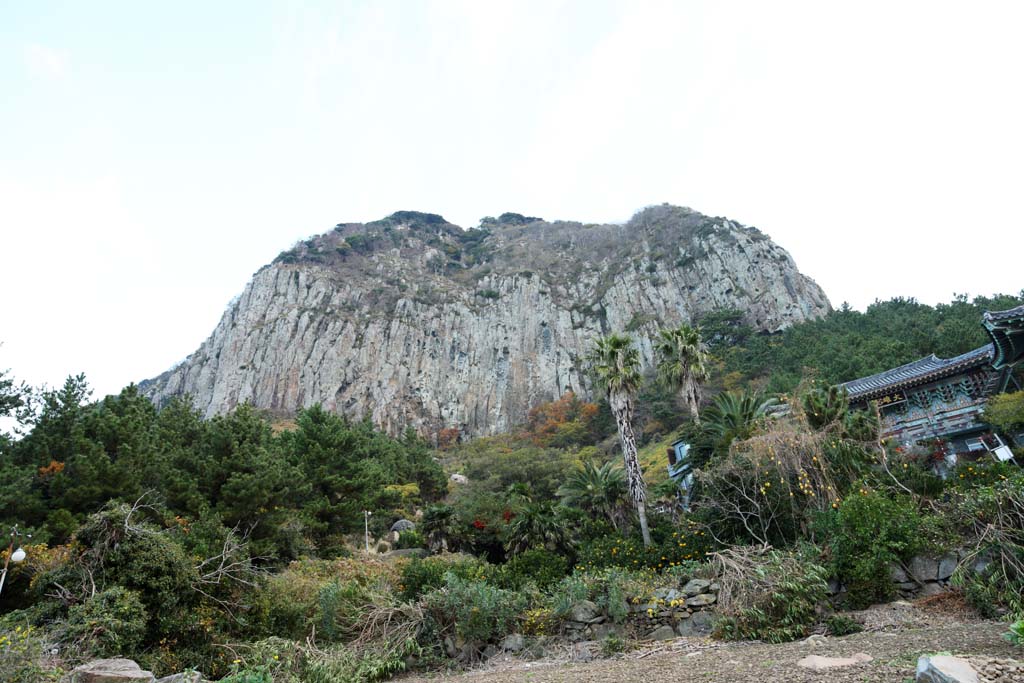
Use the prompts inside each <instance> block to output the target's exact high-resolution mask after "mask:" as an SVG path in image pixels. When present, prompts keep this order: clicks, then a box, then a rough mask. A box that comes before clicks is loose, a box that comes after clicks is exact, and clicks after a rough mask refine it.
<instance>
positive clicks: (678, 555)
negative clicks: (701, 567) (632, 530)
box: [576, 520, 710, 571]
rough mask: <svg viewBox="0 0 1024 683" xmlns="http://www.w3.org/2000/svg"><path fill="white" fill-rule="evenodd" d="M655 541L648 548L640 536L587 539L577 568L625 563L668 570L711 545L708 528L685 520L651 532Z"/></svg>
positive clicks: (695, 557)
mask: <svg viewBox="0 0 1024 683" xmlns="http://www.w3.org/2000/svg"><path fill="white" fill-rule="evenodd" d="M651 536H652V539H653V541H654V543H653V544H652V545H651V546H650V547H647V548H645V547H644V544H643V542H642V541H641V540H640V539H639V538H636V537H630V538H623V537H622V535H621V534H618V533H615V532H614V531H613V532H612V533H609V534H608V535H605V536H603V537H599V538H595V539H593V540H591V541H589V542H587V543H586V544H585V545H584V546H583V547H582V548H581V549H580V551H579V555H578V558H577V562H576V564H577V569H587V570H592V569H600V568H602V567H623V568H626V569H651V570H654V571H664V570H668V569H672V568H674V567H678V566H684V565H688V564H689V563H690V562H693V561H696V560H700V559H703V557H704V554H705V552H706V551H707V550H708V549H709V547H710V545H709V543H708V537H707V535H706V532H704V531H700V529H699V527H698V526H697V524H696V523H695V522H692V521H690V520H685V521H683V522H682V523H680V524H679V525H677V526H675V527H668V526H665V527H658V528H656V529H654V530H652V532H651Z"/></svg>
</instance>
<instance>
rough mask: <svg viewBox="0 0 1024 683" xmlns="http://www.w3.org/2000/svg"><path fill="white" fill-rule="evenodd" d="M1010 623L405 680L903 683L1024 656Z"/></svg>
mask: <svg viewBox="0 0 1024 683" xmlns="http://www.w3.org/2000/svg"><path fill="white" fill-rule="evenodd" d="M1005 632H1006V624H1001V623H994V622H974V623H964V622H959V621H955V620H938V622H937V623H936V621H934V620H933V621H931V623H929V622H928V621H925V622H924V623H905V624H900V625H895V626H892V627H890V628H886V629H885V630H879V631H870V632H864V633H857V634H854V635H851V636H847V637H844V638H826V639H825V640H824V642H821V643H820V644H817V645H815V644H812V643H807V642H804V641H797V642H793V643H786V644H783V645H767V644H763V643H717V642H714V641H709V640H707V639H700V638H679V639H678V640H675V641H669V642H666V643H662V644H657V645H652V646H651V647H650V648H649V649H648V650H646V651H640V652H633V653H630V654H628V655H622V656H620V657H619V658H615V659H598V660H594V661H591V662H587V663H579V662H576V663H573V662H569V661H561V662H558V661H554V662H552V661H546V660H540V661H534V662H519V661H515V660H511V661H505V662H499V663H493V664H489V665H488V666H487V668H485V669H481V670H478V671H473V672H468V673H463V674H447V675H446V674H435V675H432V676H425V677H407V678H403V679H402V683H423V682H425V681H435V682H436V681H442V680H443V681H447V680H452V681H457V682H458V683H513V682H516V683H518V682H523V683H563V682H566V683H568V682H574V683H575V682H582V683H620V682H627V683H659V682H661V681H665V682H666V683H668V682H671V683H698V682H700V683H762V682H768V681H771V682H773V683H774V682H778V681H781V682H785V683H790V682H792V683H805V682H806V683H810V682H814V683H818V682H821V681H828V682H829V683H852V682H853V681H858V682H864V683H889V682H891V683H906V682H907V681H908V680H909V681H912V680H913V676H914V668H915V666H916V664H917V658H918V657H919V656H920V655H922V654H933V653H936V652H951V653H953V654H969V655H985V656H992V657H1017V658H1018V659H1019V658H1021V652H1020V649H1019V648H1015V647H1014V646H1012V645H1010V644H1009V643H1008V642H1006V641H1005V640H1003V639H1002V637H1001V635H1002V634H1003V633H1005ZM859 652H863V653H866V654H868V655H870V656H872V657H873V658H874V660H873V661H872V662H870V663H867V664H861V665H857V666H851V667H846V668H842V669H832V670H829V671H823V672H815V671H811V670H807V669H803V668H801V667H798V666H797V661H798V660H800V659H801V658H803V657H806V656H807V655H811V654H814V655H822V656H828V657H844V656H850V655H853V654H856V653H859Z"/></svg>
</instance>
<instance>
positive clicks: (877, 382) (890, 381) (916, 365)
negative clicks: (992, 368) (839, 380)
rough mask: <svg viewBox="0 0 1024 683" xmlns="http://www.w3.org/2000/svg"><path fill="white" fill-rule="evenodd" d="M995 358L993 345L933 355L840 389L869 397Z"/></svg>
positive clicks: (863, 378) (849, 383)
mask: <svg viewBox="0 0 1024 683" xmlns="http://www.w3.org/2000/svg"><path fill="white" fill-rule="evenodd" d="M992 357H993V348H992V345H991V344H986V345H985V346H982V347H979V348H977V349H974V350H973V351H968V352H967V353H963V354H960V355H959V356H954V357H953V358H939V357H938V356H936V355H935V354H934V353H933V354H932V355H930V356H927V357H925V358H922V359H921V360H915V361H914V362H913V363H907V364H906V365H901V366H899V367H898V368H893V369H892V370H886V371H885V372H880V373H878V374H877V375H871V376H870V377H861V378H860V379H855V380H853V381H850V382H846V383H845V384H841V385H840V386H841V387H843V388H844V389H846V393H847V394H849V396H850V398H851V399H858V398H865V397H868V396H870V394H873V393H875V392H879V393H884V392H886V391H891V390H893V389H897V388H900V387H903V386H907V385H911V384H923V383H925V382H928V381H932V380H935V379H940V378H942V377H946V376H948V375H953V374H956V373H957V372H960V371H961V370H963V369H965V368H971V367H975V366H980V365H986V364H988V363H990V362H991V361H992Z"/></svg>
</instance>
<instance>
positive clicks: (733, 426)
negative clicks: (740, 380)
mask: <svg viewBox="0 0 1024 683" xmlns="http://www.w3.org/2000/svg"><path fill="white" fill-rule="evenodd" d="M778 403H779V401H778V400H777V399H775V398H763V397H762V396H761V395H760V394H757V393H751V392H748V391H724V392H722V393H721V394H719V395H718V396H715V402H714V405H712V406H711V408H710V409H708V410H707V412H706V413H705V414H704V417H705V418H706V419H705V424H704V429H705V430H706V431H707V432H708V433H709V434H711V435H712V436H713V437H714V439H715V450H716V452H718V453H724V452H726V451H728V450H729V445H730V444H731V443H732V442H733V441H734V440H735V439H749V438H750V437H751V436H752V435H753V433H754V427H755V426H756V425H757V423H758V422H759V421H760V420H761V419H762V418H763V417H765V415H767V413H768V409H769V408H771V407H772V406H774V405H778Z"/></svg>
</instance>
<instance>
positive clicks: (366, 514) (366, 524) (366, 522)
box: [363, 510, 373, 553]
mask: <svg viewBox="0 0 1024 683" xmlns="http://www.w3.org/2000/svg"><path fill="white" fill-rule="evenodd" d="M372 514H373V513H372V512H370V511H369V510H363V534H364V537H365V538H366V552H367V553H369V552H370V515H372Z"/></svg>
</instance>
